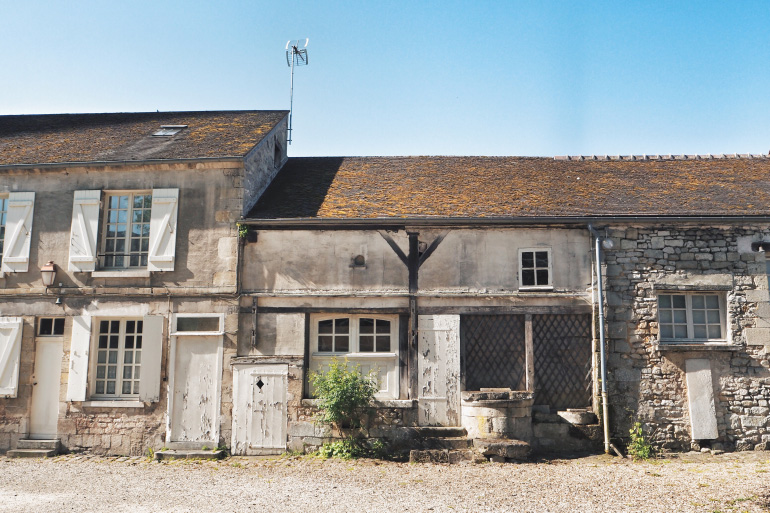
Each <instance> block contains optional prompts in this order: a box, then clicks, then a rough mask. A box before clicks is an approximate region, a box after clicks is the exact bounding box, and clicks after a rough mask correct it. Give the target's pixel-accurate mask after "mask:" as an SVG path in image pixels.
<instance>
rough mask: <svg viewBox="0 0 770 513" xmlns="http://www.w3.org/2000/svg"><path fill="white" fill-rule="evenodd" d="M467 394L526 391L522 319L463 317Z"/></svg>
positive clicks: (461, 329)
mask: <svg viewBox="0 0 770 513" xmlns="http://www.w3.org/2000/svg"><path fill="white" fill-rule="evenodd" d="M460 336H461V337H462V341H463V344H464V347H465V354H464V357H465V362H464V363H465V390H480V389H481V388H510V389H512V390H526V385H527V383H526V361H525V358H526V357H525V353H524V316H523V315H463V316H461V317H460Z"/></svg>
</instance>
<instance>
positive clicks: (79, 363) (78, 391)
mask: <svg viewBox="0 0 770 513" xmlns="http://www.w3.org/2000/svg"><path fill="white" fill-rule="evenodd" d="M90 348H91V317H90V316H85V315H84V316H79V317H73V319H72V343H71V345H70V366H69V378H68V382H67V400H68V401H85V400H86V391H87V389H88V353H89V349H90Z"/></svg>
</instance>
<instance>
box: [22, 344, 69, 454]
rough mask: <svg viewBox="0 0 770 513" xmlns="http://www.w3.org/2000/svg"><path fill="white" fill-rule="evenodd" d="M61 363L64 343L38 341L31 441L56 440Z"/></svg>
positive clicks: (30, 425)
mask: <svg viewBox="0 0 770 513" xmlns="http://www.w3.org/2000/svg"><path fill="white" fill-rule="evenodd" d="M61 361H62V341H61V340H45V339H40V338H39V339H37V348H36V349H35V371H34V374H33V375H32V384H33V386H32V406H31V408H30V413H29V437H30V438H33V439H38V440H52V439H54V438H56V435H57V429H56V424H57V421H58V419H59V384H60V383H61Z"/></svg>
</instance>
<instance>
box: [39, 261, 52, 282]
mask: <svg viewBox="0 0 770 513" xmlns="http://www.w3.org/2000/svg"><path fill="white" fill-rule="evenodd" d="M40 274H41V275H42V277H43V285H45V288H48V287H50V286H51V285H53V283H54V281H56V264H54V263H53V260H49V261H48V263H47V264H45V265H44V266H43V267H41V268H40Z"/></svg>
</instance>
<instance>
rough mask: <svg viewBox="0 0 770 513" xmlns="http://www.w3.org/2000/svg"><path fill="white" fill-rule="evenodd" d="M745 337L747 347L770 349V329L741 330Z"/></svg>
mask: <svg viewBox="0 0 770 513" xmlns="http://www.w3.org/2000/svg"><path fill="white" fill-rule="evenodd" d="M743 334H744V336H745V337H746V344H747V345H749V346H765V347H770V327H767V328H746V329H744V330H743Z"/></svg>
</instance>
